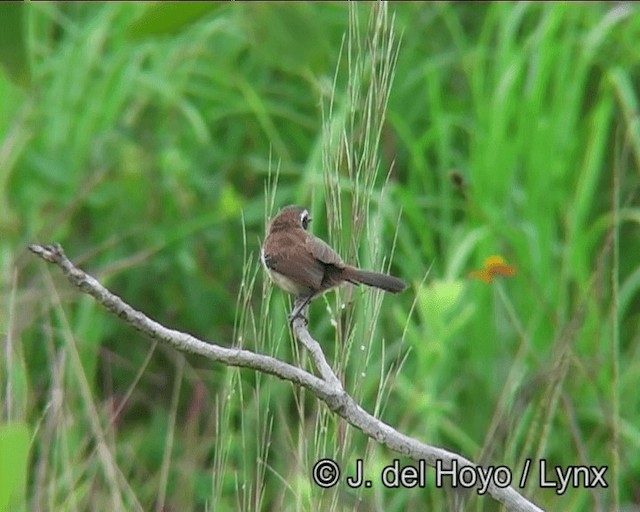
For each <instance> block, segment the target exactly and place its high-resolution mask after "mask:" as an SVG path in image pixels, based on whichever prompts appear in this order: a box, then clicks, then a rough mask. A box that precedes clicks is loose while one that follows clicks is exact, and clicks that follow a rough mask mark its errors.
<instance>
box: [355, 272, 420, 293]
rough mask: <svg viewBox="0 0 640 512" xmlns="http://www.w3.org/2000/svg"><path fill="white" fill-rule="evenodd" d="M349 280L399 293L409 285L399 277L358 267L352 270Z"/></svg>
mask: <svg viewBox="0 0 640 512" xmlns="http://www.w3.org/2000/svg"><path fill="white" fill-rule="evenodd" d="M349 281H353V282H355V283H362V284H366V285H367V286H373V287H374V288H380V289H381V290H384V291H386V292H391V293H399V292H401V291H402V290H404V289H405V288H406V287H407V284H406V283H405V282H404V281H403V280H402V279H398V278H397V277H394V276H390V275H387V274H381V273H380V272H369V271H368V270H360V269H357V268H354V269H353V272H350V275H349Z"/></svg>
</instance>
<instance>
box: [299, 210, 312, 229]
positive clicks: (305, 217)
mask: <svg viewBox="0 0 640 512" xmlns="http://www.w3.org/2000/svg"><path fill="white" fill-rule="evenodd" d="M310 222H311V216H310V215H309V212H308V211H307V210H304V211H303V212H302V213H301V214H300V223H301V224H302V228H303V229H307V228H308V227H309V223H310Z"/></svg>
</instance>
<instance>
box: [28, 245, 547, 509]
mask: <svg viewBox="0 0 640 512" xmlns="http://www.w3.org/2000/svg"><path fill="white" fill-rule="evenodd" d="M29 249H30V250H31V251H32V252H33V253H35V254H37V255H38V256H40V257H41V258H42V259H43V260H45V261H47V262H49V263H54V264H56V265H57V266H59V267H60V268H61V269H62V272H63V273H64V275H65V276H66V277H67V279H68V280H69V282H70V283H71V284H72V285H74V286H75V287H77V288H79V289H80V290H82V291H83V292H85V293H88V294H89V295H91V296H92V297H93V298H95V299H96V300H97V301H98V302H99V303H100V304H101V305H102V306H104V307H105V308H106V309H108V310H109V311H110V312H111V313H113V314H114V315H116V316H117V317H119V318H120V319H122V320H124V321H125V322H126V323H128V324H129V325H131V326H132V327H133V328H134V329H137V330H138V331H140V332H142V333H143V334H145V335H147V336H148V337H150V338H151V339H154V340H158V341H160V342H163V343H166V344H168V345H170V346H172V347H173V348H175V349H176V350H180V351H183V352H188V353H192V354H198V355H201V356H204V357H207V358H209V359H211V360H212V361H219V362H222V363H224V364H226V365H228V366H236V367H241V368H249V369H252V370H257V371H260V372H264V373H268V374H271V375H275V376H276V377H279V378H281V379H283V380H287V381H289V382H291V383H293V384H296V385H299V386H303V387H305V388H306V389H308V390H309V391H311V392H312V393H314V394H315V395H316V396H317V397H318V398H319V399H320V400H322V401H323V402H325V403H326V404H327V406H328V407H329V409H331V410H332V411H333V412H335V413H336V414H338V415H339V416H340V417H342V418H343V419H345V420H346V421H347V422H349V423H350V424H351V425H353V426H354V427H356V428H357V429H359V430H361V431H362V432H364V433H365V434H366V435H367V436H369V437H371V438H372V439H374V440H375V441H377V442H379V443H380V444H382V445H384V446H386V447H387V448H389V449H390V450H393V451H394V452H397V453H399V454H402V455H405V456H407V457H409V458H411V459H414V460H416V461H419V460H424V461H425V463H426V464H428V465H429V466H432V467H436V464H440V465H441V467H442V468H443V469H445V470H446V469H448V468H451V467H453V466H454V465H457V467H458V469H460V468H461V467H463V466H470V467H477V466H476V465H475V464H473V463H472V462H471V461H469V460H467V459H465V458H464V457H462V456H460V455H458V454H456V453H453V452H450V451H447V450H444V449H442V448H437V447H434V446H429V445H427V444H425V443H422V442H420V441H417V440H416V439H413V438H411V437H409V436H406V435H404V434H402V433H400V432H398V431H397V430H395V429H394V428H393V427H391V426H389V425H387V424H386V423H384V422H383V421H381V420H379V419H378V418H375V417H374V416H372V415H371V414H369V413H368V412H367V411H365V410H364V409H362V407H360V406H359V405H358V404H357V403H356V401H355V400H354V399H353V398H352V397H351V396H350V395H349V394H347V392H346V391H345V390H344V388H343V387H342V384H341V383H340V381H339V379H338V378H337V377H336V375H335V373H334V372H333V370H332V369H331V367H330V366H329V364H328V363H327V361H326V358H325V357H324V353H323V352H322V349H321V348H320V345H319V344H318V342H317V341H316V340H315V339H314V338H313V337H312V336H311V334H310V333H309V331H308V329H307V326H306V321H305V320H304V319H302V318H296V319H295V320H294V322H293V328H294V332H295V334H296V336H297V338H298V340H300V342H301V343H303V344H304V345H305V347H306V348H307V349H308V350H309V352H310V354H311V357H312V360H313V362H314V364H315V366H316V368H317V369H318V371H319V373H320V374H321V375H322V378H318V377H316V376H315V375H313V374H311V373H309V372H307V371H305V370H302V369H301V368H298V367H296V366H293V365H290V364H289V363H285V362H284V361H280V360H278V359H275V358H273V357H270V356H265V355H263V354H258V353H255V352H251V351H249V350H243V349H235V348H225V347H222V346H220V345H215V344H212V343H207V342H204V341H202V340H199V339H198V338H195V337H194V336H191V335H190V334H186V333H183V332H180V331H176V330H173V329H168V328H166V327H164V326H163V325H161V324H159V323H158V322H155V321H154V320H151V319H150V318H149V317H147V316H146V315H145V314H143V313H141V312H140V311H137V310H135V309H133V308H132V307H131V306H129V305H128V304H127V303H125V302H124V301H123V300H122V299H121V298H120V297H118V296H117V295H115V294H113V293H111V292H110V291H109V290H107V289H106V288H105V287H104V286H102V285H101V284H100V283H99V282H98V281H97V280H96V279H94V278H93V277H91V276H90V275H88V274H87V273H85V272H83V271H82V270H80V269H79V268H77V267H76V266H75V265H74V264H73V263H71V261H69V259H68V258H67V257H66V256H65V254H64V251H63V250H62V247H61V246H60V245H59V244H53V245H44V246H43V245H31V246H29ZM487 491H488V492H489V494H490V495H491V496H492V497H493V498H495V499H496V500H498V501H499V502H501V503H502V504H503V505H505V507H506V508H507V510H510V511H514V512H520V511H527V512H529V511H530V512H539V511H541V509H540V508H538V507H537V506H536V505H534V504H533V503H531V502H530V501H528V500H527V499H526V498H524V497H523V496H522V495H521V494H519V493H518V492H517V491H516V490H515V489H514V488H513V487H497V486H496V485H494V484H493V483H491V484H489V485H488V488H487Z"/></svg>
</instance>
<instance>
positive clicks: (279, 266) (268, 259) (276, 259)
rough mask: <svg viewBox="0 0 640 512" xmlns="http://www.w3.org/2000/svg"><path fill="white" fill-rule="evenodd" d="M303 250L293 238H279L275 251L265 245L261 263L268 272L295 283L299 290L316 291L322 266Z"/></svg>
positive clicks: (319, 285)
mask: <svg viewBox="0 0 640 512" xmlns="http://www.w3.org/2000/svg"><path fill="white" fill-rule="evenodd" d="M304 249H305V247H304V246H300V245H299V242H298V244H296V242H295V239H293V237H286V236H285V237H281V238H280V241H279V247H278V249H277V250H272V248H271V247H270V246H269V244H267V246H266V247H265V249H264V251H263V261H264V264H265V266H266V267H267V268H268V269H269V270H273V271H275V272H277V273H278V274H282V275H283V276H285V277H286V278H288V279H291V280H293V281H295V282H296V283H297V285H298V286H299V287H300V288H307V289H309V290H317V289H319V288H320V287H321V284H322V280H323V278H324V265H323V264H322V263H321V262H319V261H318V260H317V259H316V257H315V256H314V255H313V254H312V253H311V252H310V251H309V250H304ZM293 262H295V264H294V263H293Z"/></svg>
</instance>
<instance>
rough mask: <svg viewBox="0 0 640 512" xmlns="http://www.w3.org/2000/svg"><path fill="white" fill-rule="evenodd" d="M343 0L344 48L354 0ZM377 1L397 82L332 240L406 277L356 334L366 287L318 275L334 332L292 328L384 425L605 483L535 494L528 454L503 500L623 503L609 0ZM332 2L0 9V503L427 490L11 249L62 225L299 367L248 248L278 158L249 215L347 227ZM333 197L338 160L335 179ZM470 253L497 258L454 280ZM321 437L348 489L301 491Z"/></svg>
mask: <svg viewBox="0 0 640 512" xmlns="http://www.w3.org/2000/svg"><path fill="white" fill-rule="evenodd" d="M354 9H355V10H354V15H355V17H356V18H357V19H358V20H359V21H360V32H361V33H360V37H361V38H362V39H363V40H364V39H365V38H366V33H367V30H368V29H367V27H368V26H369V25H368V23H369V22H368V20H369V17H370V11H371V9H372V5H371V4H363V5H358V6H357V8H354ZM388 9H389V15H390V16H393V20H392V22H393V26H394V27H395V29H394V30H395V34H396V37H397V38H398V39H399V50H398V55H397V63H396V67H395V79H394V82H393V85H392V88H391V92H390V97H389V104H388V106H387V111H386V121H385V123H384V125H383V126H382V132H381V146H380V151H379V153H378V154H377V156H378V157H379V159H380V165H379V174H378V177H377V178H376V180H375V181H374V183H373V184H372V187H373V191H374V192H373V193H372V194H371V195H370V197H368V199H370V201H371V203H370V208H369V209H368V210H367V212H368V213H369V214H370V215H371V218H370V222H371V224H370V226H371V227H370V229H368V230H367V233H366V236H365V237H364V242H363V243H362V246H356V247H352V248H351V257H352V258H355V259H356V260H358V261H360V262H361V263H362V264H364V265H366V266H369V267H374V266H375V267H377V268H381V266H382V264H383V260H384V263H385V264H386V265H389V264H390V267H389V268H390V270H391V271H392V272H393V273H394V274H396V275H399V276H401V277H402V278H404V279H405V280H407V281H408V282H409V283H410V289H409V290H408V291H407V292H405V293H404V294H402V295H400V296H397V297H386V298H384V303H383V306H382V307H381V308H379V309H375V315H374V317H375V326H376V327H375V329H373V328H372V329H369V327H370V325H367V323H368V322H371V319H372V318H373V317H372V316H370V315H369V313H370V312H371V311H374V310H373V309H372V310H369V309H367V308H369V307H370V306H369V305H368V303H367V302H366V301H367V300H368V299H367V297H369V296H370V294H371V292H370V291H367V290H355V291H354V293H353V296H352V297H351V299H349V300H347V299H344V297H345V296H346V297H349V293H348V292H345V291H341V292H340V294H341V295H340V296H341V297H343V299H344V300H343V302H345V301H346V303H347V304H346V308H347V309H348V310H353V311H360V313H359V314H354V316H353V322H354V323H353V325H360V326H362V328H361V329H360V330H359V331H358V330H357V329H355V330H354V331H353V333H354V334H353V335H352V336H350V337H348V339H341V338H340V336H337V335H336V332H338V331H339V330H340V329H339V326H340V325H342V324H341V322H342V320H341V318H342V315H343V313H342V312H341V311H340V309H339V308H340V305H341V304H342V302H340V301H339V300H336V301H335V302H334V297H335V295H331V296H328V297H327V298H326V300H323V299H318V300H317V301H316V302H315V303H314V304H313V305H312V307H311V310H312V313H311V331H312V333H313V334H314V335H315V336H316V337H317V338H318V339H319V340H320V341H321V342H323V341H324V342H325V343H326V345H325V346H326V348H327V352H328V357H329V361H330V362H331V361H336V365H338V366H339V371H340V374H341V375H342V376H343V378H344V379H345V384H346V386H347V389H348V390H349V391H350V392H351V393H353V394H354V395H355V396H356V398H357V399H358V400H359V401H360V403H361V404H362V405H363V407H365V408H366V409H367V410H369V411H371V412H373V411H374V410H375V412H376V414H377V415H378V416H379V417H381V418H382V419H383V420H384V421H385V422H387V423H389V424H391V425H392V426H394V427H396V428H398V429H399V430H400V431H402V432H404V433H406V434H407V435H410V436H413V437H416V438H418V439H420V440H422V441H424V442H426V443H430V444H435V445H438V446H442V447H444V448H446V449H450V450H453V451H456V452H459V453H461V454H463V455H465V456H466V457H468V458H470V459H472V460H475V461H477V462H480V463H483V464H485V465H488V464H493V465H498V464H504V465H507V466H509V467H510V468H512V469H513V470H514V481H515V482H514V483H517V481H518V479H519V476H520V473H521V471H522V468H523V466H524V461H525V460H526V459H527V458H532V459H534V461H537V460H539V459H544V460H546V461H547V462H548V464H547V466H548V470H549V471H548V474H547V479H548V480H554V479H557V477H555V475H554V472H553V467H554V466H555V465H559V466H561V467H563V468H566V467H568V466H576V465H586V466H598V467H599V466H603V465H607V466H608V467H609V469H608V471H607V473H606V479H607V482H608V484H609V487H608V488H606V489H603V488H593V489H589V488H585V486H584V485H580V486H578V487H576V488H574V487H570V488H569V489H568V491H567V492H566V493H565V494H563V495H558V494H557V493H556V492H555V491H554V490H553V489H549V488H547V489H541V488H540V487H539V485H538V482H539V480H538V478H539V476H538V474H537V473H536V472H533V473H532V476H531V477H530V479H529V481H528V482H527V486H526V488H525V489H523V490H522V492H523V493H524V494H525V495H527V496H528V497H530V498H531V499H533V501H535V502H536V503H537V504H538V505H540V506H542V507H545V508H548V509H549V510H566V511H582V510H640V455H639V454H640V428H639V427H638V425H640V394H639V393H638V389H640V357H639V356H640V330H639V322H638V321H639V319H640V315H639V305H640V293H639V288H640V266H639V265H638V261H639V259H638V254H640V236H639V234H640V231H639V229H638V223H639V222H640V209H639V205H638V184H639V183H640V180H639V171H640V165H639V164H640V117H639V116H638V114H639V110H638V90H639V86H640V45H638V41H640V12H639V11H638V8H637V7H636V6H635V5H634V4H631V3H615V4H614V3H589V4H580V5H570V4H567V3H540V4H538V3H473V4H471V3H451V4H449V3H437V4H432V3H427V4H421V3H411V4H408V3H406V4H405V3H403V4H399V5H397V4H392V5H390V6H389V7H388ZM349 18H350V11H349V7H348V6H347V5H346V4H339V3H331V4H311V3H294V4H286V5H285V4H284V3H282V4H266V3H247V4H235V3H233V4H232V3H229V4H226V3H225V4H222V3H215V4H208V3H201V4H200V3H199V4H159V3H149V4H111V3H108V4H107V3H90V2H88V3H37V4H36V3H30V4H18V3H15V4H8V5H5V4H3V5H2V6H0V25H1V26H0V34H2V35H0V61H1V62H2V68H1V70H0V108H1V112H2V115H1V116H0V144H1V146H0V194H1V197H0V232H1V237H0V251H1V252H0V254H1V258H2V260H1V272H2V274H1V279H2V282H1V295H0V296H1V300H2V313H1V316H0V318H1V321H2V323H1V330H2V334H3V350H2V359H1V360H2V364H1V365H0V380H1V382H2V395H1V398H0V400H1V406H0V471H1V472H2V478H1V479H0V480H1V481H2V483H0V510H106V509H112V510H164V511H170V510H238V509H240V510H274V509H282V510H331V509H333V510H385V511H388V510H389V511H391V510H425V509H434V510H443V509H446V507H447V506H448V504H449V501H448V500H450V498H451V496H449V494H450V493H449V492H448V491H445V490H442V489H436V488H435V485H434V479H433V476H434V474H433V472H432V471H429V472H428V475H427V486H426V487H425V488H423V489H404V490H398V489H385V488H384V487H382V485H381V484H380V483H379V482H378V480H377V479H375V478H374V475H376V474H379V472H380V470H381V469H382V468H383V467H384V466H386V465H387V464H390V463H391V462H392V461H393V459H394V458H396V457H397V455H396V454H393V453H390V452H388V451H387V450H384V449H381V448H380V447H379V446H377V445H376V444H375V443H373V442H371V441H369V440H367V439H366V438H365V437H364V436H363V435H362V434H360V433H359V432H354V431H353V430H352V429H351V428H349V427H347V426H345V425H344V423H342V422H341V421H338V420H336V419H335V418H334V417H333V416H332V415H330V414H328V413H327V411H326V410H325V407H324V406H322V405H320V404H319V403H318V402H317V401H316V400H314V398H313V397H310V396H308V394H307V393H305V392H303V391H301V390H298V389H295V388H293V387H292V386H291V385H288V384H285V383H282V382H279V381H276V379H273V378H271V377H266V376H262V375H256V374H254V373H252V372H248V371H237V370H234V369H230V368H226V367H224V366H221V365H215V364H212V363H211V362H209V361H207V360H202V359H200V358H196V357H187V356H184V355H181V354H177V353H175V352H174V351H172V350H169V349H167V348H165V347H162V346H156V345H155V344H153V343H150V342H149V341H148V340H145V339H144V338H142V337H141V336H140V335H139V334H138V333H137V332H134V331H133V330H132V329H130V328H128V327H126V326H125V325H123V324H122V323H121V322H119V321H117V319H114V318H112V317H110V316H109V315H108V314H107V313H106V312H105V311H103V310H102V309H101V308H100V307H98V306H96V304H95V303H94V302H93V301H92V300H91V299H90V298H88V297H85V296H82V295H81V294H80V293H79V292H77V291H76V290H74V289H72V288H71V287H70V286H68V285H67V284H66V283H65V281H64V279H63V277H62V276H61V275H60V273H59V272H57V270H56V269H52V268H47V267H46V266H45V265H43V263H42V262H40V261H38V260H37V259H36V258H34V257H32V256H31V255H30V254H29V253H28V252H27V250H26V246H27V245H28V244H29V243H32V242H42V243H47V242H51V241H56V242H60V243H62V244H63V246H64V248H65V250H66V253H67V255H68V256H69V257H70V258H71V259H72V260H73V261H74V262H75V263H77V264H78V265H80V266H82V267H83V268H84V269H85V270H87V271H88V272H90V273H91V274H92V275H94V276H96V277H97V278H98V279H99V280H101V282H102V283H103V284H105V285H106V286H108V287H109V288H110V289H112V290H113V291H115V292H116V293H117V294H119V295H120V296H121V297H123V298H124V300H125V301H127V302H129V303H130V304H131V305H132V306H134V307H136V308H139V309H140V310H142V311H144V312H145V313H147V314H148V315H150V316H151V317H152V318H155V319H157V320H158V321H160V322H161V323H164V324H165V325H167V326H170V327H173V328H176V329H179V330H184V331H187V332H189V333H192V334H194V335H196V336H199V337H202V338H204V339H206V340H211V341H212V342H216V343H220V344H222V345H243V346H245V347H247V348H250V349H254V350H259V351H261V352H265V353H270V354H273V355H276V356H277V357H280V358H283V359H286V360H289V361H297V362H300V363H301V364H304V355H303V354H298V353H297V348H296V344H295V343H294V342H292V340H291V338H290V334H289V331H288V327H287V323H286V314H287V308H288V304H289V302H288V299H287V297H285V296H284V294H283V293H282V292H280V291H274V292H273V294H272V293H271V288H270V287H269V286H268V285H267V284H264V285H263V284H262V283H263V280H265V277H264V274H263V272H262V271H261V269H260V268H259V264H258V253H259V246H260V242H261V240H262V237H263V236H264V227H265V223H266V219H265V215H266V214H267V212H269V211H270V206H269V197H268V195H269V193H270V192H269V191H271V190H273V188H272V185H273V182H274V180H275V175H276V174H277V175H278V184H277V189H276V190H275V192H274V194H275V196H274V198H275V200H274V207H275V209H279V208H280V207H281V206H284V205H286V204H290V203H297V204H304V205H309V206H310V207H311V208H312V210H313V214H314V223H313V231H314V233H315V234H317V235H318V236H321V237H323V238H325V239H327V240H331V241H332V243H335V244H337V246H338V247H345V246H347V245H348V242H347V240H348V238H347V237H346V236H347V235H345V238H344V239H343V240H342V241H341V240H338V238H339V234H336V230H335V229H331V225H330V221H328V220H327V219H328V218H330V217H329V216H328V212H327V211H326V210H325V200H326V199H327V194H328V192H327V190H326V188H325V183H326V181H325V175H324V174H323V167H324V164H325V160H323V150H325V149H326V147H327V143H328V142H327V138H326V130H323V126H326V123H327V113H328V112H329V109H328V106H329V105H331V104H332V103H331V102H332V98H333V104H334V105H335V106H336V111H337V110H339V107H340V106H345V105H349V103H348V101H347V98H348V97H349V96H348V95H349V92H350V91H349V87H348V85H349V76H350V74H349V73H350V69H351V68H350V67H349V59H347V58H346V56H347V55H348V48H347V41H349V39H347V38H345V34H347V32H348V30H349V29H348V27H349ZM353 51H356V52H357V51H358V49H357V48H355V49H353ZM333 112H334V114H335V111H333ZM343 171H344V170H341V169H338V173H340V172H343ZM270 187H271V188H270ZM358 193H362V191H361V190H357V189H354V188H353V187H352V182H351V181H349V180H348V179H347V177H346V176H345V181H344V182H343V183H342V188H341V200H342V201H344V203H345V204H346V205H348V204H350V200H351V199H352V198H353V197H354V196H355V195H357V194H358ZM367 218H368V219H369V217H367ZM342 221H343V227H344V229H345V230H349V226H350V225H351V223H352V222H354V221H355V219H350V218H349V217H348V216H345V217H344V218H343V219H342ZM368 222H369V221H368ZM341 243H342V244H343V245H340V244H341ZM371 244H376V245H377V247H378V248H377V253H376V254H377V256H376V258H377V259H372V258H371V254H370V252H369V251H368V250H367V247H368V246H370V245H371ZM343 254H344V253H343ZM493 254H498V255H502V256H503V257H504V258H505V259H506V260H507V261H508V262H509V263H510V264H512V265H514V266H515V267H516V268H517V274H516V275H515V276H514V277H512V278H509V279H498V280H496V281H494V282H493V283H490V284H486V283H484V282H481V281H477V280H470V279H468V277H467V276H468V273H469V272H470V271H472V270H474V269H479V268H481V267H482V265H483V262H484V260H485V259H486V258H487V257H488V256H490V255H493ZM349 259H351V258H349ZM379 299H380V300H382V298H381V297H379ZM341 300H342V299H341ZM364 334H366V336H364ZM358 335H362V336H361V337H358ZM346 342H348V343H346ZM338 361H339V363H338ZM321 457H332V458H334V459H336V460H337V461H339V462H340V464H341V465H342V467H343V469H344V471H345V474H349V473H350V472H352V471H353V469H354V468H355V461H356V459H357V458H362V459H364V470H365V472H366V473H367V476H370V477H371V478H372V479H374V484H373V486H372V488H370V489H364V488H362V489H354V490H352V489H349V488H348V487H347V486H346V485H344V484H341V485H339V486H338V487H336V488H334V489H331V490H323V489H320V488H318V487H317V486H315V485H313V484H312V482H311V480H310V473H311V468H312V466H313V464H314V462H315V461H316V460H318V459H319V458H321ZM401 461H402V462H403V463H409V462H410V461H408V460H404V459H401ZM534 463H535V462H534ZM9 475H10V476H9ZM466 498H467V499H469V500H470V501H468V502H467V506H468V508H469V509H477V510H498V509H499V507H498V505H497V503H495V502H494V501H493V500H491V499H490V498H486V497H485V498H478V497H477V496H475V493H470V494H468V495H466Z"/></svg>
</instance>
